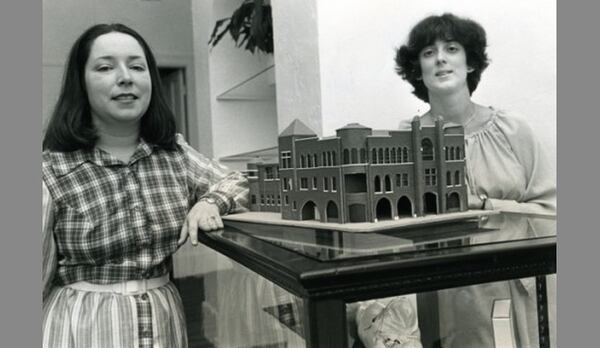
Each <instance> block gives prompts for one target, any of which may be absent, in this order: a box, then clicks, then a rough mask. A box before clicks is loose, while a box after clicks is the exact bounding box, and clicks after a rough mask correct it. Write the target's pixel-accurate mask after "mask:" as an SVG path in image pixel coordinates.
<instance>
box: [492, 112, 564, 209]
mask: <svg viewBox="0 0 600 348" xmlns="http://www.w3.org/2000/svg"><path fill="white" fill-rule="evenodd" d="M509 132H510V133H509ZM506 133H507V134H506V138H507V140H508V141H509V142H510V145H511V148H512V149H513V151H514V154H515V156H516V157H517V159H518V160H519V163H520V164H521V166H522V167H523V172H524V174H525V182H526V186H525V191H524V192H523V193H522V196H521V198H520V199H519V200H518V201H517V200H502V199H494V198H493V197H492V205H493V206H494V207H497V208H498V209H500V210H504V211H517V212H527V213H540V214H556V181H555V175H554V173H555V172H556V171H555V168H552V166H551V164H550V161H549V158H548V155H547V154H546V152H545V151H544V149H543V147H542V146H541V144H540V142H539V140H538V139H537V137H536V136H535V134H534V133H533V131H532V130H531V128H530V127H529V126H528V125H527V124H525V123H522V124H521V125H519V126H517V127H515V128H513V129H506Z"/></svg>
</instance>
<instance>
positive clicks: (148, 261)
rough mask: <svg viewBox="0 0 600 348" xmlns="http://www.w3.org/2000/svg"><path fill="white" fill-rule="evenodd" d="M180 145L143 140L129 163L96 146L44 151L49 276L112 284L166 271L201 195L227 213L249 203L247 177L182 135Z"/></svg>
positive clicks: (64, 281) (59, 280)
mask: <svg viewBox="0 0 600 348" xmlns="http://www.w3.org/2000/svg"><path fill="white" fill-rule="evenodd" d="M178 144H179V145H180V147H179V149H178V150H176V151H167V150H163V149H160V148H159V147H156V146H152V145H150V144H148V143H146V142H144V141H143V140H142V141H141V143H140V145H139V146H138V148H137V149H136V151H135V153H134V154H133V156H132V158H131V160H130V161H129V163H123V162H121V161H119V160H118V159H116V158H114V157H112V156H111V155H109V154H108V153H106V152H104V151H102V150H100V149H97V148H96V149H93V150H89V151H83V150H80V151H74V152H69V153H63V152H44V154H43V169H42V174H43V182H44V184H45V186H46V187H47V189H48V191H49V193H50V199H49V202H48V203H47V204H49V205H51V206H52V209H51V210H52V221H53V222H52V226H46V229H48V230H49V231H48V232H49V233H53V236H54V242H55V244H56V254H57V255H56V256H57V260H56V261H57V262H52V260H47V261H49V262H50V263H52V264H55V267H54V269H51V268H50V269H48V270H47V272H53V273H55V276H54V277H51V276H50V275H46V277H45V279H48V280H49V281H50V280H51V279H50V278H54V282H55V284H57V285H65V284H70V283H73V282H78V281H89V282H92V283H97V284H108V283H115V282H121V281H126V280H132V279H143V278H153V277H157V276H160V275H163V274H165V273H167V272H168V270H169V267H170V262H171V255H172V254H173V253H174V252H175V251H176V249H177V240H178V238H179V233H180V230H181V226H182V224H183V222H184V219H185V217H186V214H187V212H188V210H189V209H190V208H191V207H192V206H193V204H195V202H196V201H197V200H198V199H199V198H200V197H202V196H211V197H213V198H215V200H216V201H217V203H218V205H219V207H220V212H221V214H226V213H229V212H233V211H236V210H240V209H243V207H244V206H245V205H246V203H247V194H248V184H247V181H246V179H245V178H244V177H243V176H242V175H241V174H240V173H237V172H234V173H229V174H228V173H227V172H226V169H225V168H223V167H221V166H220V165H219V164H218V163H216V162H213V161H210V160H208V159H207V158H205V157H204V156H202V155H201V154H199V153H197V152H196V151H195V150H194V149H192V148H191V147H190V146H189V145H187V144H186V143H185V141H183V139H182V137H181V136H179V135H178ZM45 208H48V207H45ZM49 257H50V258H52V257H51V256H49ZM45 261H46V260H45Z"/></svg>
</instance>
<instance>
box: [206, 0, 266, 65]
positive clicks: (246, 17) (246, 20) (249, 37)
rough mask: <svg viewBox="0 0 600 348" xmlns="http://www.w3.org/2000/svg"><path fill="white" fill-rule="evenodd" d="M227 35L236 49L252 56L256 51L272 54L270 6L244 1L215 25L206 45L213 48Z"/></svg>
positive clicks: (258, 0)
mask: <svg viewBox="0 0 600 348" xmlns="http://www.w3.org/2000/svg"><path fill="white" fill-rule="evenodd" d="M227 33H229V35H231V38H232V39H233V41H235V43H236V46H237V47H243V48H244V49H245V50H248V51H250V52H252V53H253V54H254V52H255V51H256V50H257V49H258V50H259V51H262V52H264V53H268V54H272V53H273V18H272V16H271V5H269V4H268V3H265V1H264V0H244V2H243V3H242V5H241V6H240V7H239V8H238V9H236V10H235V11H234V12H233V14H232V15H231V17H228V18H223V19H220V20H218V21H217V22H216V23H215V27H214V29H213V32H212V34H211V35H210V40H209V41H208V44H209V45H210V46H212V47H215V46H216V45H217V44H218V43H219V41H221V39H222V38H223V36H225V34H227Z"/></svg>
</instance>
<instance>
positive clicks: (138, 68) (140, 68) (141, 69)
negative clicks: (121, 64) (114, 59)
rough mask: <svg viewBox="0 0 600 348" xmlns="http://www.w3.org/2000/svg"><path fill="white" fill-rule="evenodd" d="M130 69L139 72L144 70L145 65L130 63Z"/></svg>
mask: <svg viewBox="0 0 600 348" xmlns="http://www.w3.org/2000/svg"><path fill="white" fill-rule="evenodd" d="M130 69H131V70H135V71H140V72H141V71H146V66H144V65H142V64H135V65H132V66H131V67H130Z"/></svg>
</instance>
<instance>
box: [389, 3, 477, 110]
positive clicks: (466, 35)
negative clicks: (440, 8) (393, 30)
mask: <svg viewBox="0 0 600 348" xmlns="http://www.w3.org/2000/svg"><path fill="white" fill-rule="evenodd" d="M438 39H439V40H444V41H456V42H458V43H460V44H461V45H462V46H463V47H464V48H465V52H466V55H467V65H468V66H469V67H470V68H472V69H474V70H473V72H471V73H469V74H468V75H467V85H468V87H469V94H473V91H475V89H476V88H477V85H478V84H479V80H480V79H481V73H482V72H483V71H484V70H485V68H487V66H488V65H489V59H488V57H487V54H486V52H485V50H486V47H487V41H486V35H485V30H484V29H483V27H482V26H481V25H480V24H479V23H477V22H475V21H473V20H471V19H468V18H460V17H457V16H455V15H453V14H451V13H444V14H442V15H441V16H429V17H427V18H425V19H423V20H421V21H420V22H419V23H417V25H416V26H415V27H414V28H413V29H412V30H411V31H410V34H409V37H408V43H407V44H406V45H402V46H401V47H400V48H399V49H397V50H396V58H395V61H396V72H397V73H398V75H400V76H401V77H402V79H404V80H406V81H408V82H409V83H410V84H411V85H412V86H413V87H414V88H415V90H414V91H413V94H414V95H416V96H417V97H418V98H419V99H421V100H423V101H425V102H426V103H429V93H428V90H427V87H426V86H425V84H424V83H423V80H422V78H421V75H422V73H421V65H420V63H419V53H420V52H421V50H423V48H425V47H427V46H429V45H432V44H433V43H434V42H435V41H436V40H438Z"/></svg>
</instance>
